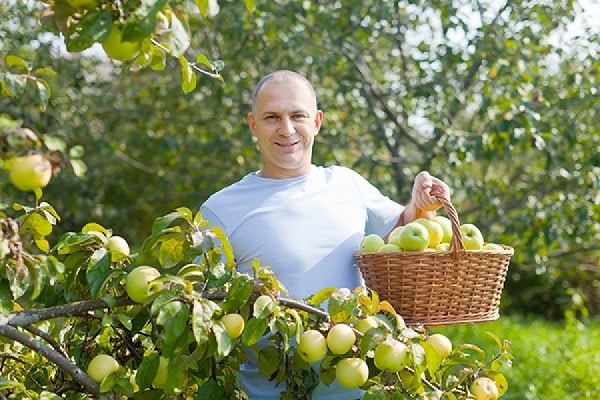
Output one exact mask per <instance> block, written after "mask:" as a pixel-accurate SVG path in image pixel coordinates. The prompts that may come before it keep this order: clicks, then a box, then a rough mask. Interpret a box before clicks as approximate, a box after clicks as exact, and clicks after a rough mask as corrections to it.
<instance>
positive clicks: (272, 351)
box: [258, 345, 282, 376]
mask: <svg viewBox="0 0 600 400" xmlns="http://www.w3.org/2000/svg"><path fill="white" fill-rule="evenodd" d="M281 364H282V359H281V354H280V351H279V350H278V349H277V347H275V346H270V345H269V346H265V347H264V348H262V349H260V351H259V352H258V370H259V371H260V374H261V375H262V376H271V375H272V374H273V373H274V372H275V371H277V370H278V369H279V368H281Z"/></svg>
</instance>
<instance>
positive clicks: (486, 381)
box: [470, 376, 498, 400]
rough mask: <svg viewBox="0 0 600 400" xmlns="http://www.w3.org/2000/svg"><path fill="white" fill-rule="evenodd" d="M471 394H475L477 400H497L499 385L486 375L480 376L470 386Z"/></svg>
mask: <svg viewBox="0 0 600 400" xmlns="http://www.w3.org/2000/svg"><path fill="white" fill-rule="evenodd" d="M470 389H471V394H473V396H475V400H497V399H498V387H497V386H496V382H494V381H493V380H492V379H490V378H487V377H485V376H480V377H479V378H477V379H475V380H474V381H473V382H472V383H471V386H470Z"/></svg>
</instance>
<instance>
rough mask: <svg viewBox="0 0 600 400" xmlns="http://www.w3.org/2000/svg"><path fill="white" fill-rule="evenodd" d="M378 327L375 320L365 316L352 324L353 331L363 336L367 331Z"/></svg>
mask: <svg viewBox="0 0 600 400" xmlns="http://www.w3.org/2000/svg"><path fill="white" fill-rule="evenodd" d="M378 326H379V323H378V322H377V319H376V318H375V317H373V316H371V315H367V316H366V317H364V318H361V319H359V320H358V321H356V323H355V324H354V329H356V330H357V331H359V332H360V333H362V334H364V333H365V332H366V331H368V330H369V329H372V328H377V327H378Z"/></svg>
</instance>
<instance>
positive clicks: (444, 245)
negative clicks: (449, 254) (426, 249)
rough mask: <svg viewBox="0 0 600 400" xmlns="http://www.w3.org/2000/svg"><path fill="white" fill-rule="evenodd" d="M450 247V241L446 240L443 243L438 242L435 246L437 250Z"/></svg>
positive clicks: (446, 249)
mask: <svg viewBox="0 0 600 400" xmlns="http://www.w3.org/2000/svg"><path fill="white" fill-rule="evenodd" d="M449 248H450V243H446V242H442V243H440V244H438V245H437V246H435V250H436V251H448V249H449Z"/></svg>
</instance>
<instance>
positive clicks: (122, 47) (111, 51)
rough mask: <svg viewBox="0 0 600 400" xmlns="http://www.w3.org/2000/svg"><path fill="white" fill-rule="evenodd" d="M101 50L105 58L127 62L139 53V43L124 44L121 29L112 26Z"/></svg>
mask: <svg viewBox="0 0 600 400" xmlns="http://www.w3.org/2000/svg"><path fill="white" fill-rule="evenodd" d="M102 48H103V49H104V52H105V53H106V55H107V56H109V57H110V58H112V59H114V60H119V61H129V60H131V59H133V58H134V57H135V56H136V55H137V54H138V53H139V52H140V43H139V42H124V41H123V32H122V31H121V28H119V27H118V26H117V25H115V24H113V26H112V28H111V29H110V33H109V34H108V37H107V38H106V40H105V41H104V42H103V43H102Z"/></svg>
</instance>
